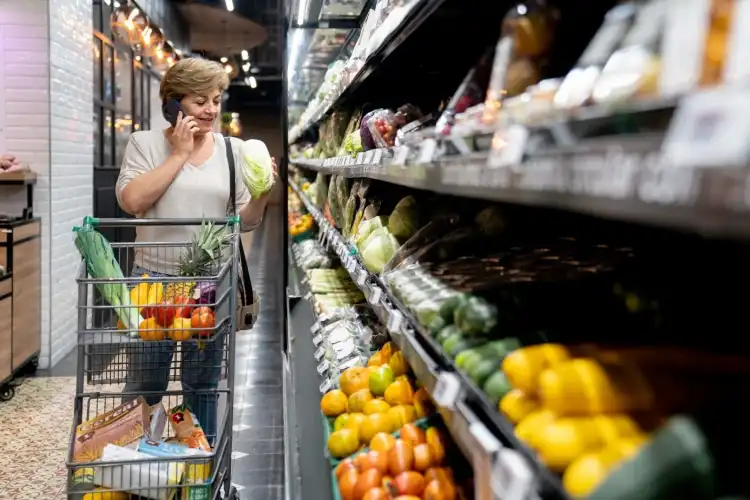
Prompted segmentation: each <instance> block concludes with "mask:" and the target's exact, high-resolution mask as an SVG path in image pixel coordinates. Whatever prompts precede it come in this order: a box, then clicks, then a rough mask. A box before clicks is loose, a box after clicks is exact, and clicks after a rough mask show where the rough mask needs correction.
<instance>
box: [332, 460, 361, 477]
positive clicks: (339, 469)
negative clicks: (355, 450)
mask: <svg viewBox="0 0 750 500" xmlns="http://www.w3.org/2000/svg"><path fill="white" fill-rule="evenodd" d="M348 469H354V470H357V467H356V466H355V465H354V462H353V461H352V459H351V458H345V459H344V460H342V461H341V462H339V464H338V465H337V466H336V479H339V480H340V479H341V475H342V474H343V473H344V472H346V471H347V470H348Z"/></svg>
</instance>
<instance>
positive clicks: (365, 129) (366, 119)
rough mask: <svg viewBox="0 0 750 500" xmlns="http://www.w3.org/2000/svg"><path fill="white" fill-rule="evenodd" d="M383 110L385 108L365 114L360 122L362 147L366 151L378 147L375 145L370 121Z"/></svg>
mask: <svg viewBox="0 0 750 500" xmlns="http://www.w3.org/2000/svg"><path fill="white" fill-rule="evenodd" d="M381 111H384V110H382V109H375V110H373V111H370V112H369V113H367V114H366V115H365V116H363V117H362V121H361V122H359V136H360V139H361V141H362V147H363V148H364V150H365V151H368V150H370V149H375V148H376V147H377V146H376V145H375V139H374V138H373V136H372V131H371V129H370V122H371V121H372V120H373V118H374V117H375V116H377V115H378V114H379V113H380V112H381Z"/></svg>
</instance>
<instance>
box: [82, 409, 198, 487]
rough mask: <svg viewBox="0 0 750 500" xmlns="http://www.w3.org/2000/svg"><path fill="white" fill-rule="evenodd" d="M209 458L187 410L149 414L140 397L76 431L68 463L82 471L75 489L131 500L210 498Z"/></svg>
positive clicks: (151, 410) (155, 411)
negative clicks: (139, 499)
mask: <svg viewBox="0 0 750 500" xmlns="http://www.w3.org/2000/svg"><path fill="white" fill-rule="evenodd" d="M167 423H169V426H167ZM211 457H212V450H211V446H210V445H209V442H208V439H207V437H206V435H205V433H204V432H203V429H202V428H201V426H200V423H199V422H198V420H197V419H196V418H195V415H193V413H192V412H191V411H190V409H189V408H188V407H187V405H185V404H184V403H180V404H177V405H175V406H173V407H172V408H171V409H169V410H166V409H165V408H164V406H163V404H162V403H158V404H156V405H154V406H152V407H150V408H149V406H148V405H147V403H146V400H145V399H144V398H143V397H138V398H135V399H134V400H132V401H129V402H126V403H124V404H122V405H120V406H118V407H116V408H114V409H112V410H110V411H108V412H105V413H102V414H100V415H97V416H96V417H94V418H93V419H91V420H88V421H86V422H83V423H81V424H79V425H78V426H77V427H76V432H75V438H74V443H73V452H72V458H73V462H74V463H78V464H81V467H79V468H77V469H76V471H75V473H74V475H73V477H74V479H73V482H74V489H75V491H77V492H85V491H88V492H91V491H94V492H103V491H107V490H109V491H117V492H123V496H122V498H129V495H127V494H126V493H124V492H128V493H132V494H133V495H134V498H151V499H155V500H171V499H175V498H181V499H183V500H188V499H192V500H197V499H200V498H208V496H209V493H210V484H209V483H210V477H211V466H210V460H208V459H210V458H211ZM201 458H203V460H201ZM188 459H190V460H188ZM113 462H114V463H113ZM108 463H110V465H108ZM185 485H190V487H185ZM178 492H179V496H178ZM113 498H114V497H113ZM117 498H119V497H117Z"/></svg>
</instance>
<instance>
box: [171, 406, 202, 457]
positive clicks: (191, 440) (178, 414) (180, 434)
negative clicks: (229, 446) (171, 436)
mask: <svg viewBox="0 0 750 500" xmlns="http://www.w3.org/2000/svg"><path fill="white" fill-rule="evenodd" d="M169 422H170V424H172V430H174V433H175V436H176V437H177V439H178V440H179V441H180V442H181V443H183V444H186V445H188V446H189V447H190V448H198V449H201V450H203V451H207V452H210V451H211V445H209V444H208V439H207V438H206V434H205V433H204V432H203V429H201V426H200V424H199V423H198V420H197V419H196V418H195V416H194V415H193V414H192V413H191V411H190V409H189V408H188V407H187V405H186V404H185V403H182V404H179V405H177V406H175V407H173V408H172V409H171V410H169Z"/></svg>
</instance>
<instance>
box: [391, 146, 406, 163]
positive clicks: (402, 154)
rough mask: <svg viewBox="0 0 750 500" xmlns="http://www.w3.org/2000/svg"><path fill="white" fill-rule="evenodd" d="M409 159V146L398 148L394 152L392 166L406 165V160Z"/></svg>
mask: <svg viewBox="0 0 750 500" xmlns="http://www.w3.org/2000/svg"><path fill="white" fill-rule="evenodd" d="M408 157H409V146H399V147H397V148H396V149H395V150H394V154H393V161H391V164H392V165H396V166H403V165H406V159H407V158H408Z"/></svg>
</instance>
